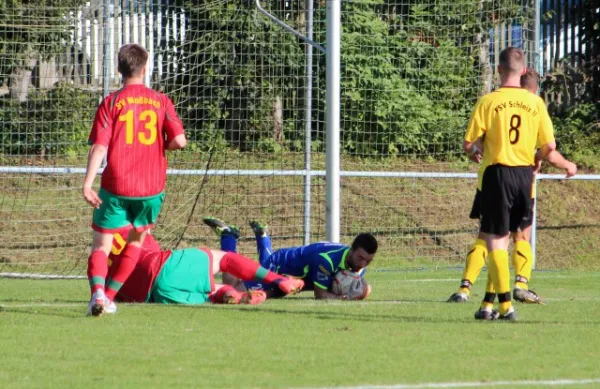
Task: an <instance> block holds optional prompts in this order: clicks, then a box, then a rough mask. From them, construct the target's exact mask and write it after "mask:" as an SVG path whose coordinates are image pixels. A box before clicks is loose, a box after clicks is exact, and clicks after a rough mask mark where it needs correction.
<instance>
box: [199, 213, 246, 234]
mask: <svg viewBox="0 0 600 389" xmlns="http://www.w3.org/2000/svg"><path fill="white" fill-rule="evenodd" d="M202 221H203V222H204V224H206V225H207V226H209V227H210V228H211V229H212V230H213V231H214V232H215V234H217V236H222V235H231V236H233V237H235V238H236V239H237V238H239V237H240V229H239V228H237V227H236V226H230V225H228V224H225V223H224V222H223V221H221V220H219V219H217V218H214V217H205V218H204V219H202Z"/></svg>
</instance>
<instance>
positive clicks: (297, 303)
mask: <svg viewBox="0 0 600 389" xmlns="http://www.w3.org/2000/svg"><path fill="white" fill-rule="evenodd" d="M544 300H545V301H548V302H562V301H570V302H595V301H600V297H583V298H546V299H544ZM287 301H288V302H289V303H290V304H291V305H290V306H289V308H293V307H327V306H346V307H352V306H359V305H360V306H365V305H407V304H421V303H423V302H422V301H417V300H414V301H402V300H395V301H394V300H392V301H387V300H386V301H378V300H370V301H335V300H328V301H315V300H295V299H290V300H287ZM445 301H446V300H439V302H440V303H442V302H445ZM87 304H88V303H87V302H83V301H82V302H81V303H14V304H13V303H0V308H72V307H82V306H86V305H87ZM123 304H125V306H127V307H132V306H143V305H146V304H142V303H136V304H130V303H123ZM266 306H267V307H279V305H271V304H268V305H266ZM223 307H224V308H227V307H230V305H223ZM252 308H259V307H256V306H252ZM259 309H260V308H259Z"/></svg>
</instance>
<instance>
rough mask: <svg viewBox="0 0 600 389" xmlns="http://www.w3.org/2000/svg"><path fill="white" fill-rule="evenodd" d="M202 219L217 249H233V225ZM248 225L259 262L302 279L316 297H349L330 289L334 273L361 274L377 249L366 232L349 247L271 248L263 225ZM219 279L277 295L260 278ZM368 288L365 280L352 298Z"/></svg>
mask: <svg viewBox="0 0 600 389" xmlns="http://www.w3.org/2000/svg"><path fill="white" fill-rule="evenodd" d="M204 223H205V224H206V225H208V226H209V227H211V228H212V229H213V230H214V231H215V233H216V234H217V235H218V236H220V237H221V250H223V251H228V252H235V251H236V250H237V240H238V238H239V236H240V232H239V229H238V228H237V227H235V226H230V225H227V224H226V223H224V222H222V221H221V220H218V219H215V218H205V219H204ZM250 227H252V230H253V231H254V235H255V236H256V246H257V250H258V257H259V263H260V264H261V266H262V267H264V268H265V269H269V270H271V271H273V272H275V273H278V274H282V275H286V276H291V277H296V278H299V279H302V280H303V281H304V288H303V290H313V291H314V296H315V298H316V299H349V298H350V296H347V295H337V294H334V293H332V292H331V286H332V282H333V279H334V276H335V273H336V272H337V271H338V270H340V269H349V270H352V271H354V272H358V273H359V274H361V276H362V275H363V274H364V272H365V271H366V267H367V266H368V265H369V264H370V263H371V261H373V258H374V257H375V253H376V252H377V240H376V239H375V237H374V236H373V235H371V234H367V233H363V234H359V235H358V236H357V237H356V238H355V239H354V242H353V243H352V246H351V247H348V246H345V245H342V244H339V243H329V242H322V243H313V244H310V245H308V246H300V247H289V248H281V249H279V250H276V251H273V248H272V247H271V238H270V237H269V235H268V233H267V226H266V225H265V224H262V223H259V222H251V223H250ZM223 282H224V283H226V284H229V285H233V286H235V287H236V288H237V289H238V290H249V289H264V290H266V291H267V294H268V297H270V298H276V297H281V292H280V291H278V290H276V289H274V288H272V287H270V286H268V285H264V283H262V282H246V281H243V280H239V278H237V277H235V276H233V277H231V276H228V275H226V274H223ZM370 292H371V287H370V285H368V284H366V283H365V287H364V288H363V294H362V295H360V296H353V298H354V299H357V300H362V299H365V298H366V297H367V296H368V295H369V294H370Z"/></svg>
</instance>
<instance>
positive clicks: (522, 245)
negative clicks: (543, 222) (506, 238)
mask: <svg viewBox="0 0 600 389" xmlns="http://www.w3.org/2000/svg"><path fill="white" fill-rule="evenodd" d="M530 239H531V226H529V227H526V228H524V229H523V230H522V231H519V232H516V233H514V234H513V241H514V243H515V245H514V249H513V258H512V259H513V268H514V269H515V287H514V289H513V299H514V300H515V301H519V302H522V303H527V304H543V303H544V301H543V300H542V298H541V297H540V296H538V295H537V293H535V292H534V291H533V290H531V289H529V285H528V283H529V280H530V279H531V271H532V269H533V251H532V249H531V245H530V243H529V242H530Z"/></svg>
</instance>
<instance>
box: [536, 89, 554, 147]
mask: <svg viewBox="0 0 600 389" xmlns="http://www.w3.org/2000/svg"><path fill="white" fill-rule="evenodd" d="M540 100H541V99H540ZM538 109H539V112H540V115H541V116H540V124H539V128H538V134H537V142H536V147H537V148H540V147H542V146H543V145H546V144H548V143H552V142H554V141H555V139H554V127H553V126H552V120H551V119H550V115H548V109H546V104H544V102H543V100H542V101H541V103H538Z"/></svg>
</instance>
